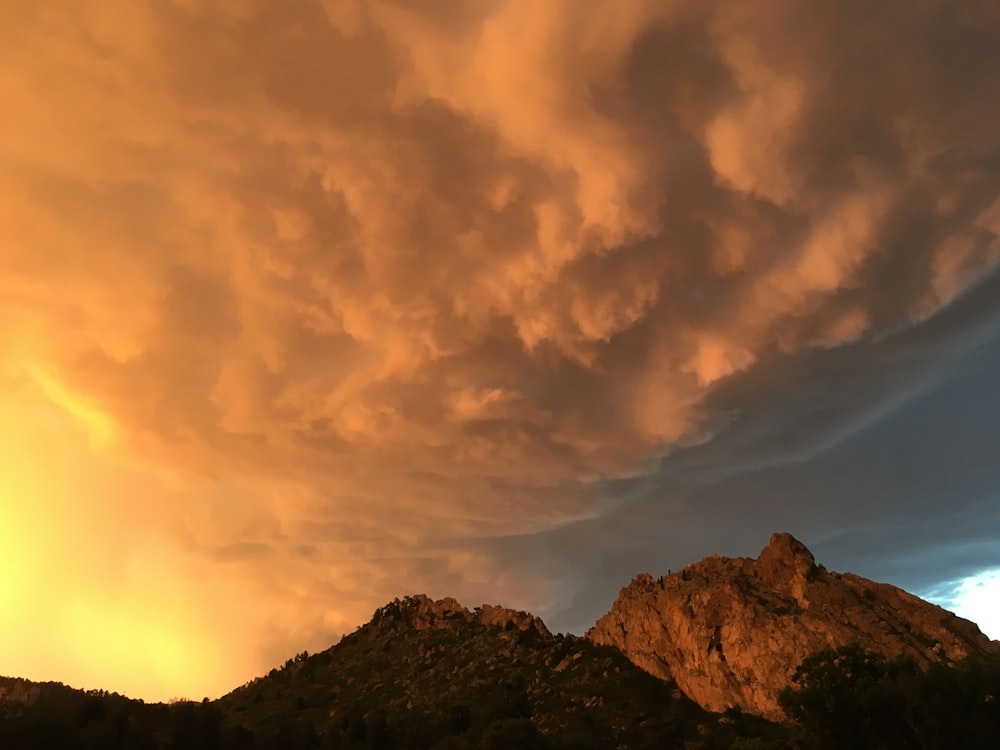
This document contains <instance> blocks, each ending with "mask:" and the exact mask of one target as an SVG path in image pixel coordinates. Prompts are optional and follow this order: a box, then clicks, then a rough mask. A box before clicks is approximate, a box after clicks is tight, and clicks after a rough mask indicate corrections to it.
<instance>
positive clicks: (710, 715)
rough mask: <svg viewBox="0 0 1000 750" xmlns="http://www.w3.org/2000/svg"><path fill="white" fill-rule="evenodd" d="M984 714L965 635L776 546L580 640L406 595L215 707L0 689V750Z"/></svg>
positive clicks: (992, 670) (978, 736) (921, 735)
mask: <svg viewBox="0 0 1000 750" xmlns="http://www.w3.org/2000/svg"><path fill="white" fill-rule="evenodd" d="M996 696H1000V651H998V650H997V648H996V645H995V644H992V643H991V642H990V641H988V640H986V638H985V637H984V636H983V635H982V634H981V633H980V632H979V631H978V629H977V628H976V627H975V626H974V625H973V624H972V623H969V622H966V621H964V620H961V619H960V618H957V617H955V616H954V615H952V614H950V613H948V612H945V611H944V610H942V609H940V608H939V607H934V606H933V605H930V604H927V603H926V602H923V601H921V600H920V599H917V598H916V597H914V596H912V595H910V594H907V593H905V592H903V591H900V590H899V589H896V588H894V587H892V586H886V585H884V584H876V583H872V582H871V581H867V580H865V579H863V578H860V577H858V576H854V575H851V574H838V573H831V572H828V571H827V570H825V569H824V568H823V567H822V566H818V565H816V563H815V561H814V560H813V557H812V555H811V553H809V551H808V550H807V549H806V548H805V547H804V546H803V545H802V544H801V543H800V542H798V541H797V540H795V539H794V538H793V537H791V536H789V535H787V534H776V535H774V536H773V537H772V539H771V542H770V544H769V545H768V546H767V547H765V548H764V550H763V551H762V552H761V554H760V556H759V557H758V558H757V559H756V560H753V559H747V558H738V559H727V558H721V557H717V556H712V557H709V558H706V559H705V560H702V561H701V562H698V563H693V564H692V565H689V566H687V567H686V568H685V569H684V570H682V571H680V572H679V573H676V574H671V575H668V576H666V577H663V578H660V579H658V580H655V579H653V578H652V577H651V576H648V575H641V576H639V577H637V578H636V579H635V580H634V581H633V582H632V583H631V584H630V585H628V586H627V587H625V588H624V589H622V591H621V593H620V595H619V597H618V600H617V601H616V602H615V603H614V606H613V607H612V609H611V611H610V612H609V613H608V614H607V615H605V616H604V617H602V618H601V619H600V620H599V621H598V622H597V623H596V625H595V626H594V628H592V629H591V631H590V632H589V633H588V634H587V636H586V637H578V636H573V635H562V634H553V633H551V632H550V631H549V630H548V628H547V627H546V626H545V624H544V623H543V622H542V621H541V620H540V619H538V618H537V617H535V616H533V615H531V614H529V613H527V612H520V611H516V610H511V609H506V608H504V607H498V606H490V605H484V606H482V607H477V608H475V609H471V610H470V609H467V608H465V607H463V606H462V605H461V604H459V603H458V602H457V601H455V600H454V599H439V600H432V599H430V598H428V597H426V596H423V595H418V596H407V597H405V598H403V599H396V600H394V601H392V602H390V603H388V604H387V605H385V606H384V607H381V608H380V609H378V610H376V612H375V613H374V616H373V617H372V619H371V620H370V621H369V622H368V623H366V624H365V625H363V626H361V627H359V628H358V629H357V630H356V631H355V632H353V633H351V634H349V635H346V636H344V637H343V638H342V639H341V640H340V642H339V643H337V644H335V645H333V646H331V647H330V648H328V649H326V650H325V651H322V652H320V653H317V654H308V653H306V652H302V653H300V654H298V655H296V656H295V657H294V658H290V659H288V660H287V661H286V662H285V664H284V665H283V666H280V667H276V668H274V669H272V670H271V671H270V672H269V673H268V674H267V675H263V676H261V677H258V678H256V679H254V680H252V681H251V682H249V683H247V684H245V685H243V686H241V687H239V688H237V689H235V690H233V691H232V692H231V693H229V694H228V695H225V696H223V697H222V698H220V699H218V700H216V701H209V700H207V699H206V700H205V701H202V702H200V703H194V702H190V701H182V702H177V703H172V704H170V705H164V704H147V703H144V702H142V701H136V700H132V699H129V698H127V697H125V696H120V695H117V694H113V693H107V692H105V691H88V692H84V691H79V690H74V689H72V688H68V687H66V686H64V685H61V684H59V683H32V682H29V681H27V680H23V679H16V678H2V677H0V750H36V749H37V750H43V749H44V750H62V749H66V750H98V749H102V748H114V749H115V750H132V749H133V748H143V749H144V750H145V749H149V750H261V749H266V750H279V749H280V750H361V748H370V749H371V750H396V749H406V750H500V749H501V748H503V749H509V748H517V749H518V750H532V749H534V750H604V749H605V748H615V749H621V750H646V749H647V748H649V749H650V750H651V749H652V748H676V749H677V750H680V749H681V748H684V749H685V750H723V748H742V749H743V750H751V749H754V750H805V749H806V748H817V747H822V748H832V749H835V750H863V749H864V748H873V749H874V748H879V749H881V748H921V749H923V750H932V749H934V750H936V749H937V748H941V749H942V750H944V748H955V747H961V748H963V749H974V750H995V748H997V747H1000V700H996ZM699 704H700V705H699ZM755 714H756V715H755ZM772 720H773V721H772Z"/></svg>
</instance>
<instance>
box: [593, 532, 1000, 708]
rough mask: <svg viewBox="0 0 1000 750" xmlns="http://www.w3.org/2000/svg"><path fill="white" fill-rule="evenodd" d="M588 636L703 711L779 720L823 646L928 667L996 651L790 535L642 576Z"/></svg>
mask: <svg viewBox="0 0 1000 750" xmlns="http://www.w3.org/2000/svg"><path fill="white" fill-rule="evenodd" d="M587 637H588V638H589V639H590V640H591V641H592V642H594V643H596V644H601V645H611V646H616V647H618V648H620V649H621V650H622V651H623V652H624V653H625V654H626V655H627V656H628V657H629V659H630V660H631V661H632V662H633V663H635V664H637V665H638V666H640V667H642V668H643V669H645V670H646V671H647V672H649V673H650V674H653V675H656V676H657V677H660V678H663V679H675V680H676V681H677V684H678V686H679V687H680V688H681V690H682V691H683V692H684V693H685V695H687V696H688V697H690V698H691V699H692V700H694V701H696V702H697V703H698V704H700V705H701V706H702V707H703V708H705V709H708V710H711V711H723V710H725V709H726V708H729V707H731V706H736V707H739V708H740V709H742V710H744V711H748V712H751V713H755V714H758V715H760V716H764V717H768V718H771V719H774V720H779V721H780V720H782V719H783V718H784V714H783V712H782V711H781V709H780V707H779V706H778V693H779V692H780V691H781V689H782V688H784V687H785V686H787V685H788V684H789V681H790V679H791V677H792V675H793V673H794V671H795V669H796V667H797V666H798V665H799V664H800V663H801V662H802V661H803V660H804V659H805V658H806V657H808V656H809V655H810V654H812V653H814V652H816V651H818V650H820V649H822V648H823V647H826V646H832V647H839V646H844V645H847V644H851V643H857V644H859V645H861V646H862V647H864V648H866V649H869V650H871V651H874V652H877V653H879V654H883V655H885V656H886V657H890V658H892V657H896V656H901V655H906V656H910V657H912V658H914V659H916V660H917V662H918V663H919V664H921V665H924V666H926V665H927V664H930V663H936V662H945V663H953V662H957V661H959V660H961V659H963V658H964V657H966V656H982V655H986V654H988V653H991V652H992V651H993V650H994V648H995V646H994V644H993V643H992V642H991V641H990V640H989V639H988V638H987V637H986V636H984V635H983V634H982V633H981V632H980V631H979V629H978V628H977V627H976V626H975V625H974V624H973V623H971V622H969V621H967V620H963V619H961V618H959V617H957V616H956V615H954V614H952V613H950V612H947V611H946V610H944V609H942V608H940V607H937V606H935V605H933V604H929V603H928V602H925V601H923V600H922V599H919V598H918V597H916V596H913V595H912V594H908V593H906V592H905V591H903V590H901V589H898V588H896V587H894V586H889V585H887V584H881V583H875V582H873V581H869V580H867V579H865V578H862V577H860V576H856V575H853V574H850V573H844V574H841V573H833V572H829V571H827V570H826V569H825V568H823V567H822V566H818V565H816V562H815V560H814V559H813V556H812V554H811V553H810V552H809V550H808V549H806V547H805V545H803V544H802V543H801V542H799V541H798V540H797V539H795V538H794V537H792V536H791V535H790V534H774V535H773V536H772V537H771V541H770V543H769V544H768V545H767V546H766V547H765V548H764V549H763V550H762V551H761V553H760V556H759V557H758V558H757V559H756V560H754V559H751V558H724V557H719V556H716V555H713V556H710V557H708V558H705V559H704V560H702V561H700V562H697V563H694V564H692V565H688V566H687V567H685V568H684V569H683V570H682V571H680V572H677V573H673V574H671V575H668V576H664V577H662V578H660V579H659V580H655V579H653V578H652V577H651V576H649V575H646V574H643V575H640V576H637V577H636V578H635V579H634V580H633V581H632V582H631V583H630V584H629V585H628V586H626V587H625V588H623V589H622V590H621V592H620V593H619V596H618V599H617V600H616V601H615V603H614V605H613V606H612V608H611V611H610V612H608V614H606V615H605V616H604V617H602V618H600V619H599V620H598V621H597V623H596V624H595V625H594V627H593V628H592V629H591V630H590V631H589V632H588V633H587Z"/></svg>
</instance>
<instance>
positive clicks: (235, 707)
mask: <svg viewBox="0 0 1000 750" xmlns="http://www.w3.org/2000/svg"><path fill="white" fill-rule="evenodd" d="M218 703H219V706H220V708H221V709H222V711H223V713H224V715H225V716H227V718H228V719H229V720H230V721H232V722H233V723H239V724H241V725H243V726H245V727H247V728H249V729H251V730H252V731H253V732H254V733H255V735H257V736H260V737H268V736H272V737H273V736H277V735H280V734H281V733H282V732H287V731H288V729H287V726H286V724H287V717H295V720H296V721H297V722H301V723H307V724H309V725H311V726H312V727H313V728H315V730H316V731H317V732H318V733H319V734H320V735H322V736H324V737H326V738H327V742H328V744H330V745H331V746H337V747H340V746H343V747H349V746H353V745H352V744H351V743H352V742H353V743H355V744H357V743H359V742H362V741H363V742H365V744H371V742H372V733H373V732H374V733H376V734H377V735H379V736H384V737H385V743H386V744H385V746H386V747H390V746H392V747H432V746H434V747H455V748H457V747H479V746H480V744H481V743H482V742H483V741H484V740H483V738H484V737H489V736H490V735H491V734H492V735H496V734H498V733H500V734H503V733H508V734H512V735H516V734H517V732H519V731H520V732H525V731H527V732H528V735H531V733H532V732H533V731H534V729H537V730H538V732H539V737H536V738H535V739H534V740H532V739H531V737H530V736H524V737H521V738H520V739H519V740H516V741H515V740H511V739H508V741H509V742H514V745H513V746H524V747H530V746H536V745H537V746H539V747H541V746H542V743H543V740H542V738H543V737H544V738H545V740H544V746H545V747H579V748H591V747H601V748H604V747H619V746H621V747H629V748H641V747H646V746H651V747H652V746H655V747H673V746H678V747H679V746H682V741H683V739H684V738H690V737H697V736H698V735H699V731H700V730H699V724H704V723H712V722H713V719H712V718H711V717H710V716H707V715H705V714H704V713H703V712H702V711H701V709H699V708H698V707H697V706H696V705H695V704H693V703H692V702H690V701H689V700H687V699H686V698H685V697H684V696H683V695H681V694H680V692H679V691H678V690H677V688H676V685H675V684H674V683H673V682H672V681H669V682H664V681H662V680H659V679H656V678H654V677H652V676H650V675H648V674H646V673H645V672H643V671H642V670H640V669H638V668H637V667H635V666H634V665H633V664H631V663H630V662H629V661H628V660H627V659H626V658H625V657H624V655H622V654H621V652H619V651H618V650H617V649H614V648H608V647H602V646H597V645H595V644H593V643H591V642H590V641H587V640H585V639H583V638H578V637H574V636H562V635H557V636H553V635H552V634H551V633H550V632H549V631H548V629H547V628H546V627H545V625H544V624H543V623H542V621H541V620H539V619H538V618H536V617H533V616H532V615H529V614H527V613H523V612H515V611H513V610H508V609H504V608H501V607H489V606H487V607H481V608H477V609H476V610H473V611H470V610H467V609H465V608H464V607H462V606H461V605H459V604H458V603H457V602H456V601H454V600H453V599H442V600H439V601H432V600H430V599H428V598H427V597H425V596H414V597H406V598H405V599H403V600H397V601H394V602H392V603H390V604H388V605H386V606H385V607H382V608H381V609H379V610H378V611H377V612H376V613H375V616H374V617H373V618H372V620H371V622H369V623H368V624H366V625H364V626H363V627H361V628H360V629H359V630H357V631H356V632H355V633H353V634H351V635H349V636H346V637H345V638H344V639H343V640H342V641H341V642H340V643H339V644H337V645H336V646H333V647H332V648H330V649H328V650H327V651H324V652H322V653H320V654H315V655H312V656H307V655H300V657H297V658H296V660H294V661H292V662H291V663H288V664H286V665H285V667H284V668H283V669H281V670H274V671H272V673H271V674H270V675H268V676H267V677H264V678H260V679H258V680H255V681H254V682H252V683H250V684H248V685H246V686H244V687H242V688H240V689H237V690H235V691H234V692H232V693H230V694H229V695H227V696H225V697H223V698H221V699H220V700H219V702H218ZM525 722H527V724H525ZM528 725H530V726H528ZM449 738H450V739H449ZM338 743H340V744H338ZM441 743H444V744H441ZM487 744H488V743H487Z"/></svg>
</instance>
